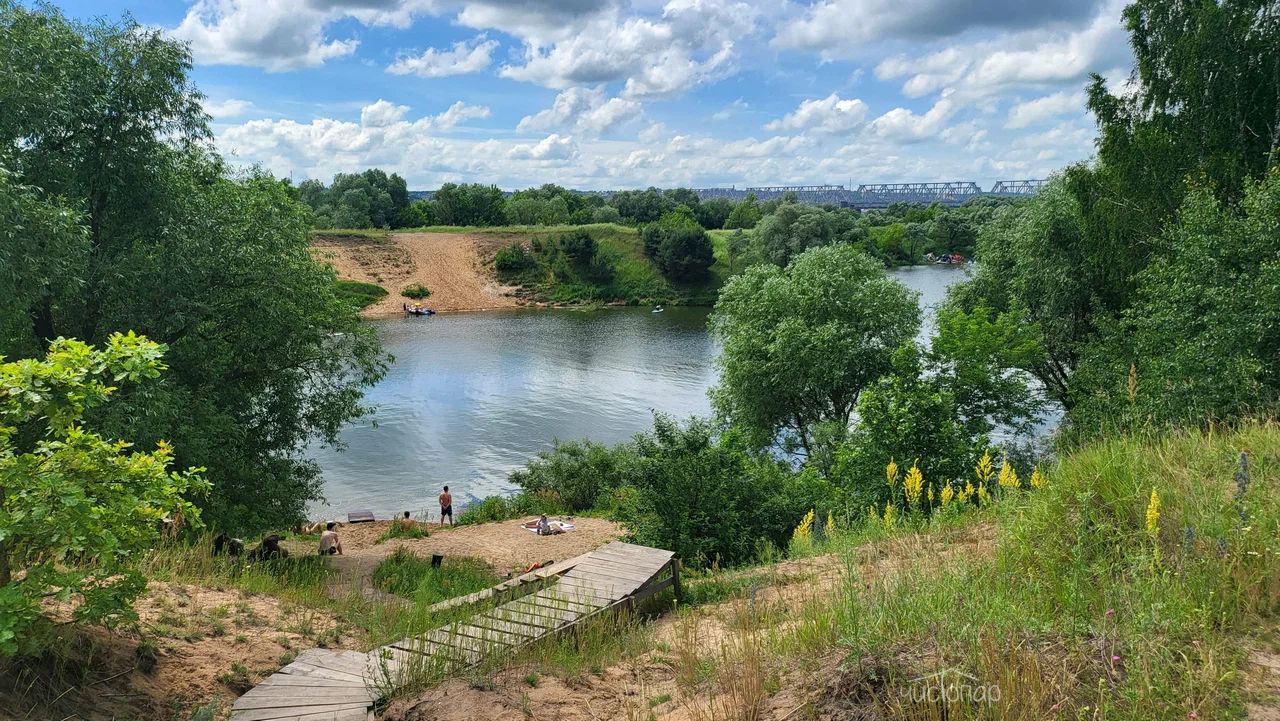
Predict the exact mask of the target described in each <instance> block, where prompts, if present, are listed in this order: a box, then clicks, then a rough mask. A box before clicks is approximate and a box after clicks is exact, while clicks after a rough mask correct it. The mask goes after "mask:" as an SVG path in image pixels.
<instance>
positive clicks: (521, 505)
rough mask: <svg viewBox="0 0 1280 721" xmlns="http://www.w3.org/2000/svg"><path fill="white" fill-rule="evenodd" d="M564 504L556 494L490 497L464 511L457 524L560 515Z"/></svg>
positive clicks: (563, 509) (520, 494)
mask: <svg viewBox="0 0 1280 721" xmlns="http://www.w3.org/2000/svg"><path fill="white" fill-rule="evenodd" d="M565 510H566V509H565V506H564V503H563V502H562V501H561V500H560V497H559V496H558V495H556V494H555V493H530V492H521V493H517V494H515V495H513V496H489V497H488V498H485V499H483V500H481V501H480V502H479V503H472V504H469V505H467V507H466V508H464V509H462V513H460V514H458V518H457V520H456V521H454V522H455V523H457V524H458V525H459V526H469V525H473V524H477V523H492V522H494V521H506V520H510V519H512V518H520V517H521V516H540V515H543V514H546V515H548V516H554V515H560V514H562V513H564V512H565Z"/></svg>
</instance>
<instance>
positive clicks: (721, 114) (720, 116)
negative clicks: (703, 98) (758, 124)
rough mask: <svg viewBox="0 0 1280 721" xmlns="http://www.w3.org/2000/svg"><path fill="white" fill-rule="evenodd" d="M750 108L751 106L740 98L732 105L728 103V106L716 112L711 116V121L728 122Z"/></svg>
mask: <svg viewBox="0 0 1280 721" xmlns="http://www.w3.org/2000/svg"><path fill="white" fill-rule="evenodd" d="M750 107H751V105H750V104H749V103H747V101H745V100H743V99H742V98H738V99H737V100H735V101H733V102H732V103H729V104H728V105H726V106H725V107H724V108H721V109H720V110H718V111H717V112H716V113H715V114H714V115H712V116H711V119H712V120H728V119H729V118H731V117H733V116H734V115H736V114H738V113H740V112H742V111H744V110H746V109H748V108H750Z"/></svg>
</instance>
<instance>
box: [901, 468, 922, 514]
mask: <svg viewBox="0 0 1280 721" xmlns="http://www.w3.org/2000/svg"><path fill="white" fill-rule="evenodd" d="M923 492H924V474H923V473H921V472H920V468H919V467H918V466H916V464H914V463H912V464H911V470H909V471H907V478H906V480H904V481H903V482H902V493H903V495H905V496H906V499H907V508H911V507H912V506H914V505H916V504H917V503H919V502H920V494H921V493H923Z"/></svg>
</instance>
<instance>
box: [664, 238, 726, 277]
mask: <svg viewBox="0 0 1280 721" xmlns="http://www.w3.org/2000/svg"><path fill="white" fill-rule="evenodd" d="M655 260H656V261H657V263H658V269H659V270H661V271H662V274H663V275H665V276H667V277H668V278H673V279H676V280H699V279H702V278H705V277H707V272H708V271H709V270H710V269H711V265H712V264H713V263H715V262H716V259H715V252H714V250H713V249H712V247H711V238H710V237H709V236H708V235H707V231H705V230H703V229H702V227H701V226H699V225H692V226H688V225H684V226H679V227H675V228H667V229H663V231H662V241H661V242H660V243H659V244H658V249H657V254H656V257H655Z"/></svg>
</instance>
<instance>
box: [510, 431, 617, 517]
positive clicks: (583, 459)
mask: <svg viewBox="0 0 1280 721" xmlns="http://www.w3.org/2000/svg"><path fill="white" fill-rule="evenodd" d="M637 460H638V459H637V458H636V456H635V454H634V452H633V451H632V450H631V449H630V448H629V447H628V446H626V445H617V446H605V445H602V444H600V443H596V442H594V441H588V440H582V441H557V442H556V443H555V445H553V446H552V447H551V449H550V450H545V451H539V452H538V455H537V457H536V458H534V459H533V460H531V461H529V463H528V464H527V465H526V466H525V468H523V469H520V470H517V471H514V472H513V473H512V474H511V478H510V480H511V482H512V483H513V484H515V485H517V486H519V487H520V488H522V489H524V491H525V492H526V493H532V494H537V495H544V494H545V495H548V496H553V497H555V498H558V499H559V500H560V501H561V502H562V503H563V504H564V506H565V508H566V509H568V510H569V511H585V510H587V509H591V508H596V507H599V506H602V505H604V503H605V500H606V498H607V497H608V495H609V494H610V493H612V492H613V491H614V489H616V488H618V487H620V486H622V485H623V484H625V483H627V481H628V479H629V478H630V477H631V476H632V475H633V474H634V472H635V466H636V463H637Z"/></svg>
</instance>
